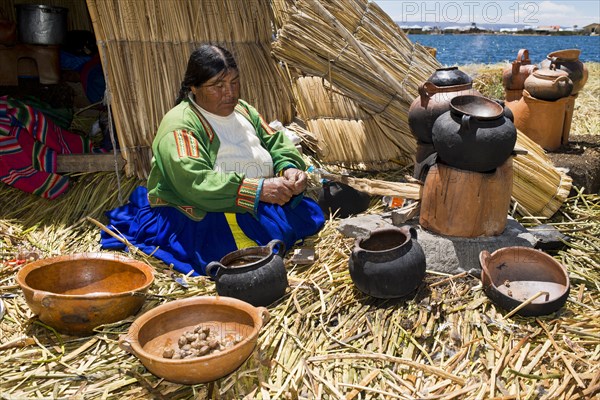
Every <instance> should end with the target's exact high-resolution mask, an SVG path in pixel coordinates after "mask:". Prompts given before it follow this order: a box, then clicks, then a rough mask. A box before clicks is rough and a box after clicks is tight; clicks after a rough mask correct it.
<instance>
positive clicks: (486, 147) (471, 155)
mask: <svg viewBox="0 0 600 400" xmlns="http://www.w3.org/2000/svg"><path fill="white" fill-rule="evenodd" d="M450 109H451V110H450V111H447V112H446V113H444V114H442V115H441V116H440V117H438V119H437V120H436V121H435V124H434V125H433V135H432V138H433V146H434V148H435V150H436V152H437V154H438V159H439V160H440V161H441V162H443V163H445V164H447V165H449V166H451V167H454V168H458V169H463V170H467V171H475V172H488V171H492V170H494V169H495V168H497V167H499V166H500V165H502V164H504V162H505V161H506V160H507V159H508V157H510V156H511V154H512V151H513V149H514V147H515V143H516V142H517V129H516V128H515V126H514V124H513V122H512V121H511V120H510V119H509V118H508V117H507V116H506V115H505V113H504V108H503V107H502V106H501V105H500V104H498V103H497V102H495V101H493V100H490V99H488V98H485V97H481V96H458V97H455V98H453V99H452V100H451V101H450Z"/></svg>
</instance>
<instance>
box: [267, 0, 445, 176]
mask: <svg viewBox="0 0 600 400" xmlns="http://www.w3.org/2000/svg"><path fill="white" fill-rule="evenodd" d="M286 13H287V14H286V16H285V17H281V18H279V19H280V20H281V21H284V22H285V23H284V25H283V27H282V28H281V29H280V30H279V31H278V36H277V40H276V41H275V43H274V44H273V53H274V55H275V56H276V57H277V58H278V59H280V60H282V61H284V62H286V63H287V64H288V65H289V66H290V67H293V68H297V69H298V70H300V71H302V73H303V74H305V75H307V76H316V77H320V78H324V79H326V80H327V81H328V82H330V83H331V84H332V85H334V86H335V87H337V88H338V89H339V91H340V92H341V93H343V95H344V96H346V97H348V98H350V99H352V100H353V101H355V102H356V103H357V104H358V105H359V106H360V108H362V109H363V110H364V111H366V112H367V113H368V114H369V115H370V116H371V117H372V119H373V121H374V122H375V123H374V124H371V123H369V125H371V126H377V129H379V130H380V131H381V132H383V133H384V134H385V136H386V137H387V139H388V141H389V145H390V146H393V147H396V148H397V149H398V151H399V152H400V153H401V154H402V156H401V157H399V158H398V160H400V162H401V163H402V164H403V165H408V164H410V163H411V162H412V160H413V159H414V154H415V151H416V140H415V139H414V137H413V136H412V134H411V133H410V128H409V126H408V109H409V107H410V104H411V103H412V101H413V99H414V98H415V97H416V96H417V93H418V92H417V89H418V86H419V85H420V84H421V83H422V82H424V81H425V80H427V78H428V77H429V76H430V75H431V74H432V73H433V72H434V71H435V69H436V68H439V66H440V65H439V62H438V61H437V60H436V59H435V58H434V57H433V56H432V55H431V54H430V53H429V52H428V51H427V49H425V48H424V47H423V46H420V45H419V44H415V43H412V42H411V41H410V39H408V37H407V36H406V35H405V34H404V32H402V30H401V29H400V28H399V27H398V25H397V24H396V23H394V21H393V20H391V18H390V17H389V16H388V15H387V14H386V13H385V12H383V11H382V10H381V8H379V6H377V4H375V3H373V2H370V1H367V0H343V1H342V0H331V1H327V2H325V1H323V2H320V1H318V0H299V1H296V2H295V3H294V6H293V7H289V8H288V9H287V11H286ZM340 134H341V135H344V136H343V137H341V138H339V139H340V142H341V143H346V142H347V141H349V140H351V138H350V137H347V136H346V131H345V130H340ZM367 136H369V138H371V137H374V136H375V135H374V134H373V133H372V132H367ZM365 144H366V145H372V143H371V140H368V141H367V142H366V143H365ZM387 161H389V160H387Z"/></svg>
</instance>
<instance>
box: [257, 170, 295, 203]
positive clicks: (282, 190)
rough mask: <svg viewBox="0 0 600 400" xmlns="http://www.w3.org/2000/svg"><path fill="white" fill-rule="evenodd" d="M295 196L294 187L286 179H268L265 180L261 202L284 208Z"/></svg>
mask: <svg viewBox="0 0 600 400" xmlns="http://www.w3.org/2000/svg"><path fill="white" fill-rule="evenodd" d="M293 195H294V192H293V185H292V184H291V183H290V182H288V180H287V179H286V178H285V177H278V178H268V179H265V180H263V184H262V190H261V191H260V198H259V200H260V201H264V202H265V203H271V204H279V205H280V206H282V205H284V204H285V203H287V202H288V201H290V199H291V198H292V196H293Z"/></svg>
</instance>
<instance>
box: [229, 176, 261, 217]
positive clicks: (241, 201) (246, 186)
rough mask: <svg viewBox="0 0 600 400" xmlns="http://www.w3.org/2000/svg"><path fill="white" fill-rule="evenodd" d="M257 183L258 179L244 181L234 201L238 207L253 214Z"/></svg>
mask: <svg viewBox="0 0 600 400" xmlns="http://www.w3.org/2000/svg"><path fill="white" fill-rule="evenodd" d="M259 182H260V179H250V178H246V179H244V182H243V183H242V185H241V186H240V188H239V190H238V194H237V198H236V199H235V204H236V205H237V206H238V207H242V208H245V209H246V210H248V211H252V212H254V201H255V199H256V194H257V191H258V186H259Z"/></svg>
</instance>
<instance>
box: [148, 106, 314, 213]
mask: <svg viewBox="0 0 600 400" xmlns="http://www.w3.org/2000/svg"><path fill="white" fill-rule="evenodd" d="M235 112H238V113H240V114H242V115H243V116H244V117H246V118H247V119H248V121H250V123H251V124H252V125H253V126H254V129H255V130H256V135H257V136H258V138H259V139H260V142H261V144H262V146H263V147H264V148H265V149H267V150H268V151H269V153H270V154H271V157H272V159H273V170H274V172H275V173H276V174H277V173H280V172H281V171H282V170H284V169H285V168H289V167H295V168H298V169H302V170H304V169H306V165H305V163H304V160H303V159H302V156H301V155H300V153H299V152H298V150H297V149H296V147H295V146H294V144H293V143H292V142H291V141H290V140H289V139H288V137H287V136H286V135H285V132H283V131H278V132H275V131H273V129H271V128H270V127H269V126H268V125H267V124H266V123H265V121H264V120H263V118H262V117H261V116H260V114H259V113H258V112H257V111H256V109H254V107H252V106H251V105H249V104H248V103H246V102H245V101H243V100H239V102H238V105H237V106H236V108H235ZM219 145H220V142H219V138H218V137H217V135H216V134H215V132H214V131H213V129H212V127H211V126H210V124H209V123H208V121H207V120H206V119H205V118H204V117H203V116H202V114H201V113H200V112H199V111H198V110H197V109H196V108H195V107H194V106H193V105H192V104H191V103H190V101H189V100H188V99H185V100H183V101H182V102H181V103H179V104H178V105H177V106H175V107H174V108H172V109H171V110H170V111H169V112H167V114H166V115H165V116H164V118H163V119H162V121H161V123H160V126H159V127H158V132H157V134H156V137H155V138H154V141H153V143H152V151H153V157H152V167H151V169H150V174H149V176H148V182H147V186H148V200H149V202H150V205H151V206H153V207H155V206H171V207H177V208H178V209H179V210H180V211H182V212H184V213H185V214H186V215H187V216H188V217H190V218H192V219H194V220H200V219H202V218H203V217H204V216H205V215H206V213H207V212H236V213H243V212H250V213H253V214H256V209H257V207H258V198H259V196H260V189H261V186H262V179H251V178H246V177H245V176H244V174H243V173H237V172H229V173H223V172H217V171H214V169H213V166H214V163H215V160H216V158H217V152H218V151H219Z"/></svg>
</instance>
